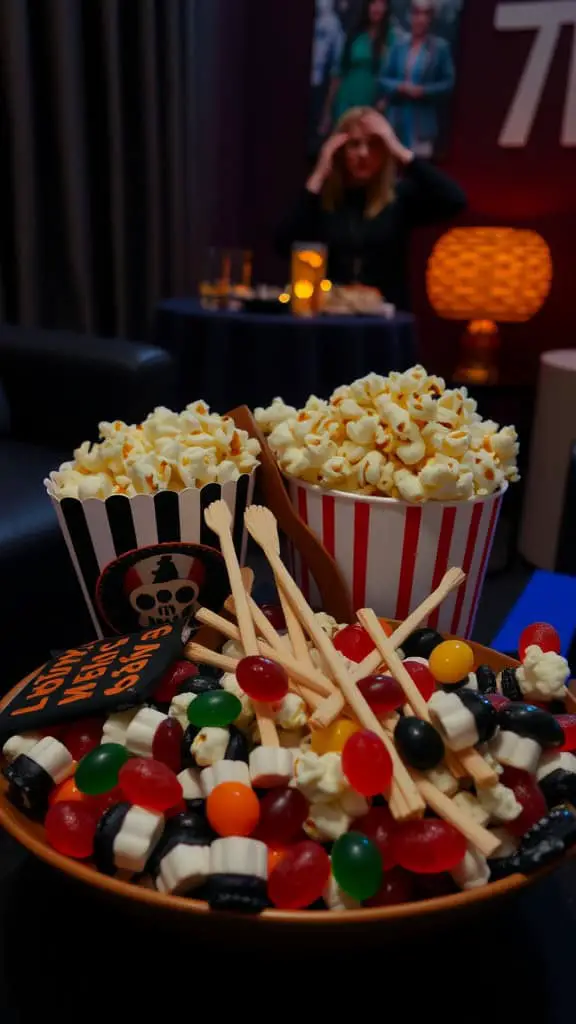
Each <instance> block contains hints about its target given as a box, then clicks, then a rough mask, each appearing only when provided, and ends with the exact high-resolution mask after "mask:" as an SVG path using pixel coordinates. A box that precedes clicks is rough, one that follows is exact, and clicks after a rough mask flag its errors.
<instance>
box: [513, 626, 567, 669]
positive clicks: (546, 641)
mask: <svg viewBox="0 0 576 1024" xmlns="http://www.w3.org/2000/svg"><path fill="white" fill-rule="evenodd" d="M532 645H534V646H536V647H539V648H540V650H541V651H544V652H545V653H546V652H548V651H554V653H555V654H560V647H561V643H560V636H559V635H558V633H557V631H556V630H555V629H554V626H551V625H550V624H549V623H548V622H533V623H532V625H531V626H526V628H525V629H523V630H522V632H521V634H520V640H519V641H518V654H519V656H520V661H524V658H525V656H526V648H527V647H531V646H532Z"/></svg>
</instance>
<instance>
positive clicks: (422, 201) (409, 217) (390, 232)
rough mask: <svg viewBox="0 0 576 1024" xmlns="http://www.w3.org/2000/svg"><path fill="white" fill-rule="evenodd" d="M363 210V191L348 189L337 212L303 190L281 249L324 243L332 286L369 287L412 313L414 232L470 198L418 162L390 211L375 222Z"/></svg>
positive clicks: (406, 176) (284, 229)
mask: <svg viewBox="0 0 576 1024" xmlns="http://www.w3.org/2000/svg"><path fill="white" fill-rule="evenodd" d="M365 206H366V193H365V190H364V189H362V188H355V189H348V190H347V191H346V192H345V193H344V198H343V202H342V205H341V206H340V207H339V209H337V210H334V211H333V212H328V211H327V210H324V209H323V207H322V197H321V196H320V195H316V194H314V193H313V192H308V190H307V189H305V190H304V191H303V193H302V195H301V197H300V201H299V203H298V206H297V207H296V209H295V210H294V212H293V213H292V216H291V217H289V218H287V219H286V221H285V222H284V224H283V225H282V226H281V228H280V230H279V231H278V235H277V248H278V250H279V252H280V253H281V254H282V255H289V253H290V248H291V246H292V243H293V242H324V243H325V244H326V245H327V246H328V277H329V278H330V280H331V281H333V282H334V283H335V284H352V283H354V282H356V281H359V282H361V283H362V284H366V285H371V286H372V287H373V288H379V289H380V291H381V292H382V294H383V295H384V297H385V298H386V300H387V301H388V302H392V303H394V305H395V306H396V307H397V308H398V309H409V308H410V299H409V288H408V282H407V272H406V265H407V258H408V242H409V238H410V232H411V231H412V228H415V227H418V226H420V225H423V224H436V223H438V222H439V221H445V220H449V219H450V218H451V217H455V216H456V214H457V213H459V212H460V211H461V210H463V209H464V207H465V206H466V196H465V194H464V192H463V191H462V189H461V188H460V187H459V186H458V185H457V184H456V183H455V182H454V181H452V180H451V179H450V178H448V177H447V176H446V175H445V174H443V173H442V171H439V170H438V168H437V167H433V166H432V165H431V164H429V163H427V162H426V161H425V160H420V159H418V157H415V158H414V160H412V161H411V163H409V164H408V165H407V166H406V167H405V168H404V174H403V176H402V180H401V181H400V182H399V183H398V185H397V187H396V195H395V198H394V200H393V201H392V202H391V203H389V204H388V206H386V207H385V208H384V209H383V210H382V211H381V212H380V213H379V214H378V215H377V216H376V217H371V218H368V217H365V216H364V209H365Z"/></svg>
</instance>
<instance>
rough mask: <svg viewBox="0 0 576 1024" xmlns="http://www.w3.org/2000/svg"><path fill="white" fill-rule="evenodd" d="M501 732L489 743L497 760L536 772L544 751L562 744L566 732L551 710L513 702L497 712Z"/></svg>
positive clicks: (526, 770)
mask: <svg viewBox="0 0 576 1024" xmlns="http://www.w3.org/2000/svg"><path fill="white" fill-rule="evenodd" d="M497 718H498V725H499V726H500V729H499V732H498V735H497V736H496V737H495V738H494V740H493V741H492V743H491V745H490V751H491V753H492V754H493V756H494V757H495V758H496V760H497V761H500V763H501V764H504V765H508V766H509V767H511V768H519V769H521V770H522V771H525V772H530V773H531V774H532V775H533V774H534V773H535V772H536V770H537V767H538V763H539V761H540V756H541V754H542V750H543V749H546V748H553V747H559V746H561V745H562V743H563V742H564V732H563V730H562V727H561V726H560V724H559V722H558V721H557V720H556V719H555V718H554V716H553V715H551V714H550V712H548V711H544V710H542V708H537V707H535V706H534V705H533V704H521V703H511V704H507V705H506V706H505V707H503V708H501V709H500V711H498V713H497Z"/></svg>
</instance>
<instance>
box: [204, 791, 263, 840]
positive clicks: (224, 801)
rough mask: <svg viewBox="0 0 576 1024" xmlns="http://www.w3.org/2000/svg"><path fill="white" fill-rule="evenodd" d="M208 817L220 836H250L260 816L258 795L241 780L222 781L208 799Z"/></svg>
mask: <svg viewBox="0 0 576 1024" xmlns="http://www.w3.org/2000/svg"><path fill="white" fill-rule="evenodd" d="M206 817H207V818H208V821H209V822H210V824H211V825H212V828H213V829H214V831H215V832H217V833H218V835H220V836H249V835H251V833H252V832H253V831H254V829H255V828H256V826H257V824H258V819H259V817H260V804H259V803H258V797H257V796H256V794H255V792H254V790H253V789H250V786H244V785H243V784H242V783H241V782H221V783H220V785H219V786H215V787H214V789H213V790H212V792H211V793H210V794H209V796H208V799H207V800H206Z"/></svg>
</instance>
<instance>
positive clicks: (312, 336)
mask: <svg viewBox="0 0 576 1024" xmlns="http://www.w3.org/2000/svg"><path fill="white" fill-rule="evenodd" d="M154 341H155V343H156V344H157V345H161V346H162V347H164V348H167V349H169V351H170V352H172V354H173V355H174V356H175V357H176V359H177V361H178V363H179V366H180V371H181V378H180V381H181V388H182V397H183V399H184V400H185V401H191V400H194V399H196V398H203V399H204V400H205V401H207V402H208V403H209V404H210V405H212V406H213V407H214V408H215V409H217V410H218V411H220V412H224V411H226V410H228V409H232V408H234V406H236V405H248V406H250V407H251V408H254V407H255V406H257V405H268V404H269V403H270V401H271V399H272V398H274V396H275V395H282V396H283V398H284V399H285V400H286V401H287V402H290V403H294V404H296V405H302V404H303V403H304V402H305V401H306V399H307V398H308V396H309V395H311V394H317V395H319V396H320V397H328V396H329V395H330V393H331V392H332V391H333V390H334V388H336V387H338V386H339V385H340V384H349V383H350V382H351V381H353V380H355V379H356V378H358V377H362V376H364V375H365V374H367V373H370V372H371V371H375V372H376V373H382V374H386V373H389V371H390V370H405V369H407V368H408V367H410V366H413V365H414V363H415V362H417V360H418V345H417V339H416V330H415V321H414V317H413V316H412V315H411V314H409V313H397V314H396V316H395V317H393V318H392V319H391V320H387V319H385V318H384V317H370V316H319V317H313V318H301V317H294V316H292V315H291V314H290V313H289V312H285V313H278V314H265V313H262V314H257V313H248V312H238V313H232V312H227V311H224V310H222V311H217V312H215V311H212V310H205V309H203V308H202V306H201V305H200V303H199V302H198V300H196V299H169V300H168V301H166V302H162V303H161V304H160V305H159V306H158V308H157V310H156V319H155V327H154Z"/></svg>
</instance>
